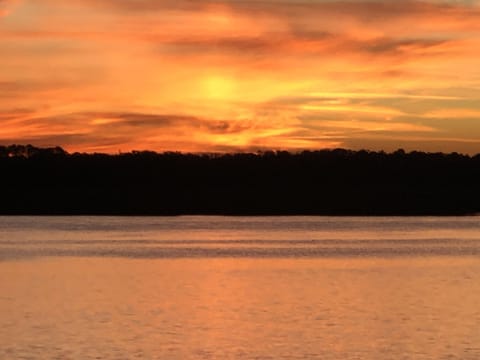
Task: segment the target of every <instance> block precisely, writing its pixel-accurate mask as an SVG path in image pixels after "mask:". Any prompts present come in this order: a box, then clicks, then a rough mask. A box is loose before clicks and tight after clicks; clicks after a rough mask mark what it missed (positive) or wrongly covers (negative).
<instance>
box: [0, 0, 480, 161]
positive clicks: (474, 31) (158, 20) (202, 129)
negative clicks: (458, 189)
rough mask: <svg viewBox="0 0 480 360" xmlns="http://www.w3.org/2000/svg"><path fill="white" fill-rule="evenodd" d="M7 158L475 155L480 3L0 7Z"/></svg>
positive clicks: (2, 129)
mask: <svg viewBox="0 0 480 360" xmlns="http://www.w3.org/2000/svg"><path fill="white" fill-rule="evenodd" d="M0 122H1V126H0V144H4V145H6V144H11V143H22V144H27V143H31V144H33V145H37V146H56V145H59V146H62V147H64V148H65V149H67V150H68V151H88V152H93V151H99V152H111V153H115V152H118V151H130V150H133V149H136V150H143V149H150V150H156V151H166V150H173V151H193V152H197V151H201V152H203V151H205V152H210V151H212V152H216V151H220V152H223V151H256V150H262V149H287V150H302V149H320V148H332V147H344V148H351V149H360V148H364V149H371V150H382V149H383V150H386V151H391V150H395V149H397V148H400V147H402V148H405V149H406V150H423V151H448V152H450V151H458V152H464V153H471V154H473V153H479V152H480V2H479V1H473V0H470V1H460V0H457V1H453V0H451V1H448V0H444V1H434V0H431V1H415V0H411V1H410V0H407V1H393V0H392V1H378V0H370V1H365V0H350V1H335V0H329V1H327V0H278V1H273V0H270V1H268V0H250V1H245V0H217V1H208V0H207V1H199V0H196V1H188V0H69V1H65V0H0Z"/></svg>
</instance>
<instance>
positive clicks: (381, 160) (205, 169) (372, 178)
mask: <svg viewBox="0 0 480 360" xmlns="http://www.w3.org/2000/svg"><path fill="white" fill-rule="evenodd" d="M0 173H1V176H0V189H1V190H0V191H1V193H0V196H1V201H0V214H1V215H126V216H127V215H165V216H167V215H171V216H174V215H252V216H253V215H264V216H265V215H330V216H356V215H361V216H369V215H372V216H403V215H406V216H416V215H438V216H441V215H456V216H459V215H474V214H479V213H480V186H479V184H480V155H475V156H468V155H462V154H457V153H452V154H443V153H424V152H409V153H406V152H405V151H403V150H398V151H396V152H393V153H385V152H373V151H352V150H345V149H335V150H320V151H303V152H299V153H289V152H285V151H266V152H259V153H238V154H181V153H174V152H168V153H161V154H159V153H155V152H149V151H142V152H131V153H122V154H118V155H106V154H79V153H75V154H69V153H67V152H66V151H64V150H63V149H62V148H59V147H56V148H49V149H40V148H36V147H33V146H22V145H15V146H0Z"/></svg>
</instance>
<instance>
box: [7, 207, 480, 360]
mask: <svg viewBox="0 0 480 360" xmlns="http://www.w3.org/2000/svg"><path fill="white" fill-rule="evenodd" d="M479 358H480V217H417V218H413V217H412V218H408V217H406V218H402V217H368V218H367V217H365V218H362V217H351V218H350V217H346V218H343V217H193V216H192V217H168V218H166V217H0V359H162V360H163V359H166V360H168V359H378V360H380V359H381V360H384V359H475V360H477V359H479Z"/></svg>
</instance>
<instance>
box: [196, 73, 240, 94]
mask: <svg viewBox="0 0 480 360" xmlns="http://www.w3.org/2000/svg"><path fill="white" fill-rule="evenodd" d="M203 88H204V95H205V96H206V97H207V98H209V99H212V100H230V99H233V98H234V97H235V96H236V95H235V81H234V80H233V79H232V78H229V77H226V76H219V75H213V76H208V77H207V78H206V79H205V80H204V81H203Z"/></svg>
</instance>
